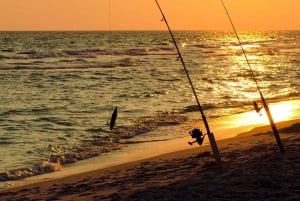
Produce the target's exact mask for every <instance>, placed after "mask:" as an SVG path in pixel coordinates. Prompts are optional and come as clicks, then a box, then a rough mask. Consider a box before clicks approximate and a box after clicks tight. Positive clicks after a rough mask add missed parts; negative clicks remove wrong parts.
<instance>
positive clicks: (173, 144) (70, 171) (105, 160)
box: [0, 99, 300, 191]
mask: <svg viewBox="0 0 300 201" xmlns="http://www.w3.org/2000/svg"><path fill="white" fill-rule="evenodd" d="M299 102H300V100H298V99H297V100H285V101H282V102H278V103H275V104H271V105H270V107H271V108H272V109H274V108H275V109H276V106H278V105H279V106H282V104H287V103H288V104H291V105H296V106H295V107H294V109H295V111H297V109H299V106H298V105H297V104H298V103H299ZM289 117H292V118H296V117H300V116H299V114H297V113H296V112H294V113H293V114H291V115H290V116H289ZM264 118H265V117H264V115H261V116H259V115H258V114H256V113H255V112H253V111H251V112H244V113H239V114H235V115H231V116H226V117H221V118H216V119H214V120H212V121H211V122H210V124H211V125H210V126H211V128H213V132H214V134H215V138H216V141H217V144H218V145H219V144H220V143H222V141H224V140H225V141H226V140H232V139H234V138H235V137H237V136H239V135H240V133H245V132H248V131H250V132H251V129H255V128H257V127H258V129H262V127H266V128H267V129H271V128H270V127H269V126H268V125H267V123H268V122H267V120H266V119H264ZM299 119H300V118H299ZM297 120H298V119H294V120H289V121H290V122H294V121H297ZM250 122H251V123H250ZM199 124H202V122H201V120H197V121H195V122H192V123H191V125H185V127H184V128H181V129H179V130H180V131H183V130H182V129H184V130H185V132H187V136H186V137H181V138H176V139H172V140H166V141H154V142H146V143H136V144H128V145H127V147H125V148H123V149H121V150H117V151H113V152H109V153H105V154H102V155H100V156H97V157H92V158H88V159H85V160H80V161H77V162H76V163H71V164H67V165H65V167H64V168H63V169H62V170H59V171H55V172H51V173H46V174H42V175H35V176H32V177H27V178H24V179H20V180H9V181H3V182H0V191H1V190H5V189H10V188H15V187H19V186H24V185H28V184H33V183H37V182H40V181H46V180H47V181H49V180H52V179H60V178H64V177H68V176H72V175H78V174H82V173H86V172H90V171H95V170H99V169H105V168H109V167H114V166H117V165H122V164H125V163H130V162H133V161H139V160H144V159H147V158H152V157H156V156H160V155H163V154H168V153H173V152H177V151H183V150H190V149H194V148H196V149H197V148H199V146H198V145H194V146H189V145H188V144H187V142H188V141H191V140H193V139H192V138H191V137H190V135H189V134H188V130H187V127H188V129H190V128H193V127H195V125H199ZM276 124H281V123H276ZM264 125H265V126H264ZM280 127H282V126H281V125H280ZM170 128H171V129H173V128H174V126H170V127H168V126H166V127H162V129H160V130H158V131H156V132H160V133H163V132H170V130H171V129H170ZM175 131H176V129H175ZM177 131H178V130H177ZM137 138H138V137H137ZM133 140H137V141H138V139H133ZM204 146H207V147H210V146H209V143H208V139H207V137H206V139H205V140H204V143H203V145H202V147H204ZM202 147H200V148H202ZM221 154H222V153H221Z"/></svg>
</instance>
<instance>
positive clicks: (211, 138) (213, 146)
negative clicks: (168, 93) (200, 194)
mask: <svg viewBox="0 0 300 201" xmlns="http://www.w3.org/2000/svg"><path fill="white" fill-rule="evenodd" d="M155 2H156V5H157V7H158V9H159V11H160V13H161V15H162V17H163V19H162V21H164V22H165V24H166V26H167V28H168V31H169V33H170V35H171V38H172V41H173V43H174V45H175V48H176V50H177V54H178V57H179V60H180V61H181V64H182V66H183V69H184V71H185V74H186V76H187V78H188V81H189V84H190V86H191V89H192V91H193V94H194V97H195V100H196V102H197V106H198V109H199V111H200V113H201V116H202V120H203V123H204V125H205V128H206V132H207V136H208V139H209V143H210V145H211V149H212V151H213V154H214V158H215V161H216V163H217V165H218V166H219V167H220V168H221V169H222V168H223V166H222V161H221V156H220V153H219V149H218V146H217V143H216V140H215V137H214V134H213V133H212V132H211V131H210V129H209V125H208V122H207V120H206V117H205V114H204V112H203V110H202V107H201V105H200V101H199V99H198V96H197V93H196V90H195V88H194V85H193V82H192V79H191V77H190V75H189V72H188V70H187V68H186V65H185V62H184V60H183V57H182V55H181V52H180V50H179V47H178V45H177V42H176V40H175V37H174V35H173V32H172V30H171V28H170V26H169V23H168V21H167V19H166V17H165V15H164V12H163V11H162V9H161V7H160V5H159V3H158V1H157V0H155Z"/></svg>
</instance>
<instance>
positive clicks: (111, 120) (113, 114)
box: [109, 107, 118, 130]
mask: <svg viewBox="0 0 300 201" xmlns="http://www.w3.org/2000/svg"><path fill="white" fill-rule="evenodd" d="M117 116H118V107H115V109H114V111H113V113H112V115H111V118H110V123H109V127H110V130H112V129H113V128H114V127H115V124H116V120H117Z"/></svg>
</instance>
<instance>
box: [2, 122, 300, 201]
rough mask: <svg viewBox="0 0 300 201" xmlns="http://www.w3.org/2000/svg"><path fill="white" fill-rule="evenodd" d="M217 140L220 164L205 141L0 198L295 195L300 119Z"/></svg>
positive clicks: (294, 197)
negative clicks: (275, 133) (277, 135)
mask: <svg viewBox="0 0 300 201" xmlns="http://www.w3.org/2000/svg"><path fill="white" fill-rule="evenodd" d="M277 127H278V128H279V131H280V136H281V139H282V142H283V144H284V147H285V149H286V153H285V154H281V153H280V151H279V149H278V146H277V144H276V141H275V139H274V136H273V134H272V133H271V132H270V130H271V129H270V127H269V126H262V127H257V128H255V129H252V130H251V131H249V132H246V133H242V134H240V135H238V136H236V137H234V138H230V139H226V140H221V141H219V142H218V145H219V149H220V153H221V157H222V162H223V169H220V168H219V167H218V166H217V165H216V164H215V162H214V158H213V156H212V154H211V151H210V147H209V146H202V147H199V146H197V147H196V146H195V148H193V149H187V150H183V151H178V152H172V153H167V154H163V155H160V156H156V157H152V158H148V159H144V160H139V161H135V162H130V163H125V164H122V165H117V166H114V167H110V168H105V169H99V170H95V171H92V172H88V173H83V174H78V175H73V176H69V177H65V178H59V179H54V180H49V181H44V182H39V183H34V184H30V185H26V186H21V187H16V188H10V189H6V190H2V191H0V200H14V201H15V200H112V201H113V200H115V201H117V200H149V201H150V200H151V201H152V200H174V201H176V200H181V201H182V200H187V201H192V200H293V201H296V200H299V198H300V190H299V189H300V172H299V170H300V157H299V147H300V146H299V145H300V137H299V134H300V120H291V121H287V122H280V123H278V124H277Z"/></svg>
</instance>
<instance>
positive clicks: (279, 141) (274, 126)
mask: <svg viewBox="0 0 300 201" xmlns="http://www.w3.org/2000/svg"><path fill="white" fill-rule="evenodd" d="M220 1H221V3H222V5H223V8H224V10H225V12H226V15H227V17H228V19H229V21H230V24H231V27H232V28H233V31H234V33H235V36H236V38H237V40H238V43H239V46H240V47H241V49H242V52H243V55H244V57H245V60H246V62H247V65H248V67H249V71H250V72H251V76H252V78H253V80H254V82H255V84H256V88H257V91H258V93H259V95H260V98H261V101H262V103H263V106H264V108H265V111H266V114H267V116H268V119H269V122H270V126H271V128H272V130H273V134H274V136H275V139H276V142H277V144H278V147H279V149H280V152H281V153H285V150H284V147H283V145H282V142H281V139H280V136H279V133H278V130H277V127H276V125H275V123H274V120H273V117H272V115H271V112H270V109H269V106H268V104H267V102H266V100H265V98H264V96H263V94H262V92H261V89H260V87H259V85H258V82H257V79H256V77H255V75H254V72H253V70H252V67H251V64H250V62H249V59H248V57H247V54H246V51H245V49H244V47H243V45H242V42H241V39H240V37H239V35H238V33H237V30H236V28H235V26H234V24H233V21H232V19H231V17H230V15H229V12H228V10H227V8H226V6H225V3H224V1H223V0H220Z"/></svg>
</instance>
